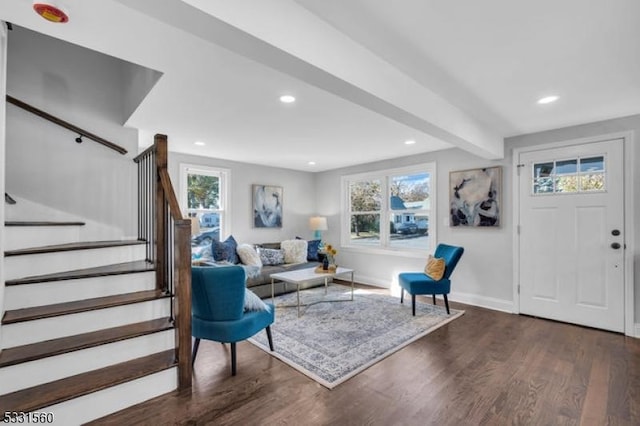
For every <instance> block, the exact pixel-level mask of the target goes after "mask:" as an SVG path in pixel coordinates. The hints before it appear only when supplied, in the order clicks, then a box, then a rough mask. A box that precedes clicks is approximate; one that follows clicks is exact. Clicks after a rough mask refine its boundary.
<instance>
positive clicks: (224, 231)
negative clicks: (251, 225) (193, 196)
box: [179, 163, 233, 241]
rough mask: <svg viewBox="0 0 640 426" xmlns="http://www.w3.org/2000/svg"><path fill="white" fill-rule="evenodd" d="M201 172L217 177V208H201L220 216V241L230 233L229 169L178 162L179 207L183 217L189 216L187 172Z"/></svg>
mask: <svg viewBox="0 0 640 426" xmlns="http://www.w3.org/2000/svg"><path fill="white" fill-rule="evenodd" d="M190 173H191V174H202V175H207V176H216V177H217V178H218V179H219V186H218V188H219V193H218V196H219V202H218V204H219V208H218V209H203V211H206V212H208V211H212V212H217V213H218V214H219V217H220V225H219V226H220V241H224V240H225V239H226V238H227V237H228V236H229V235H231V220H230V218H231V217H233V216H232V215H231V209H230V207H231V191H229V188H230V187H231V184H230V181H231V170H229V169H225V168H222V167H216V166H205V165H201V164H187V163H180V201H179V202H180V208H181V209H182V213H183V216H184V217H189V214H188V211H189V203H188V190H189V185H188V180H187V177H188V175H189V174H190Z"/></svg>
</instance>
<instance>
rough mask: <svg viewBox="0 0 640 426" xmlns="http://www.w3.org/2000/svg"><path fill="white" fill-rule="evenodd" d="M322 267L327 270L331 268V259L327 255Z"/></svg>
mask: <svg viewBox="0 0 640 426" xmlns="http://www.w3.org/2000/svg"><path fill="white" fill-rule="evenodd" d="M322 269H323V270H325V271H326V270H328V269H329V259H328V258H327V257H326V256H325V257H324V259H323V260H322Z"/></svg>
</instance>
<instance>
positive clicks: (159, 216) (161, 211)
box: [154, 134, 168, 291]
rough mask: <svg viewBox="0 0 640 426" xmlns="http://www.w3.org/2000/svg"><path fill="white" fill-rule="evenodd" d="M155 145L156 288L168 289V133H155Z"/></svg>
mask: <svg viewBox="0 0 640 426" xmlns="http://www.w3.org/2000/svg"><path fill="white" fill-rule="evenodd" d="M154 146H155V148H156V149H155V151H156V155H155V163H156V164H155V169H156V173H154V174H155V182H156V185H155V189H156V196H155V198H156V200H155V209H154V210H155V214H156V217H155V221H154V222H155V226H156V232H155V234H156V241H155V251H156V254H155V256H154V257H155V260H156V288H157V289H158V290H162V291H167V287H168V285H167V276H166V274H167V265H168V259H167V252H168V244H167V243H168V241H167V234H166V231H167V220H168V215H167V200H166V198H165V193H164V188H163V185H162V182H161V176H162V173H161V171H162V170H163V169H164V170H166V169H167V136H166V135H160V134H157V135H155V138H154Z"/></svg>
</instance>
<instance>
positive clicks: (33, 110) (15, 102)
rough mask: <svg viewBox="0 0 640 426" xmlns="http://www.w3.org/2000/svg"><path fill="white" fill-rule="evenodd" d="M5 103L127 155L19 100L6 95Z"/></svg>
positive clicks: (120, 148) (78, 128) (103, 141)
mask: <svg viewBox="0 0 640 426" xmlns="http://www.w3.org/2000/svg"><path fill="white" fill-rule="evenodd" d="M7 102H9V103H10V104H13V105H15V106H17V107H19V108H22V109H24V110H25V111H29V112H30V113H32V114H35V115H37V116H39V117H42V118H44V119H45V120H49V121H51V122H52V123H55V124H57V125H58V126H62V127H64V128H66V129H69V130H71V131H72V132H74V133H77V134H78V135H80V137H85V138H89V139H91V140H93V141H95V142H98V143H99V144H101V145H104V146H106V147H107V148H110V149H112V150H114V151H116V152H118V153H120V154H122V155H124V154H126V153H127V150H126V149H124V148H123V147H121V146H120V145H117V144H115V143H113V142H110V141H108V140H106V139H104V138H101V137H100V136H98V135H95V134H93V133H91V132H89V131H87V130H84V129H82V128H80V127H78V126H76V125H75V124H71V123H69V122H68V121H64V120H62V119H61V118H58V117H56V116H54V115H51V114H49V113H48V112H46V111H43V110H41V109H38V108H36V107H34V106H32V105H29V104H28V103H26V102H23V101H21V100H20V99H16V98H14V97H13V96H9V95H7Z"/></svg>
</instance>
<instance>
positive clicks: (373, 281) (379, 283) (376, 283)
mask: <svg viewBox="0 0 640 426" xmlns="http://www.w3.org/2000/svg"><path fill="white" fill-rule="evenodd" d="M338 279H340V280H348V279H349V275H348V274H343V275H341V276H340V277H338ZM353 280H354V281H355V282H357V283H360V284H365V285H370V286H373V287H381V288H389V280H388V279H380V278H375V277H368V276H365V275H361V274H358V272H357V271H356V273H355V274H354V275H353Z"/></svg>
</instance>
